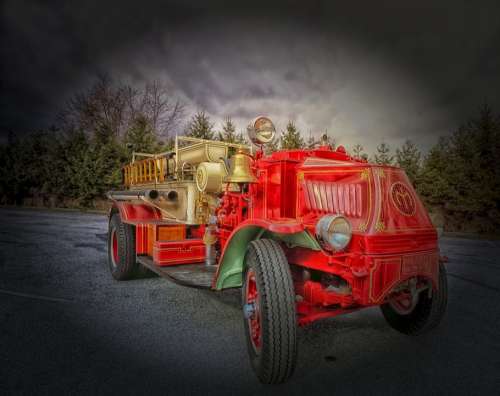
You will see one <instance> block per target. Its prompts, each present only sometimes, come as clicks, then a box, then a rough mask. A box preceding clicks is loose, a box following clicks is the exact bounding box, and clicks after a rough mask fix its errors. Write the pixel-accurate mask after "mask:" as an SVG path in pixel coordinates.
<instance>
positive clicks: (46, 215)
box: [0, 209, 500, 395]
mask: <svg viewBox="0 0 500 396" xmlns="http://www.w3.org/2000/svg"><path fill="white" fill-rule="evenodd" d="M106 231H107V218H106V217H105V216H103V215H99V214H86V213H79V212H69V211H68V212H64V211H38V210H26V209H0V394H36V395H43V394H47V395H55V394H148V395H156V394H163V395H172V394H218V395H219V394H228V393H230V394H261V393H262V394H275V393H284V394H290V395H294V394H297V395H298V394H300V395H304V394H311V395H312V394H329V395H344V394H348V395H353V394H355V395H360V394H367V395H373V394H384V395H388V394H395V395H399V394H405V395H413V394H415V395H416V394H419V395H426V394H439V395H442V394H455V395H457V394H464V395H465V394H476V395H489V394H497V395H498V394H500V241H490V240H472V239H458V238H442V239H441V250H442V253H443V254H445V255H447V256H448V257H449V259H450V262H449V263H448V264H447V268H448V272H449V275H448V282H449V305H448V311H447V315H446V317H445V318H444V321H443V323H442V324H441V326H440V327H439V328H438V329H436V330H435V331H433V332H431V333H429V334H426V335H424V336H420V337H407V336H404V335H401V334H399V333H397V332H395V331H394V330H392V329H391V328H390V327H389V326H388V325H387V324H386V323H385V321H384V318H383V317H382V315H381V313H380V311H379V309H377V308H373V309H367V310H363V311H358V312H355V313H352V314H349V315H344V316H340V317H336V318H332V319H328V320H324V321H321V322H317V323H314V324H312V325H310V326H308V327H306V328H302V329H299V332H298V337H299V338H298V340H299V341H298V342H299V356H298V362H297V367H296V371H295V374H294V376H293V377H292V378H291V380H290V381H289V382H288V383H286V384H283V385H278V386H265V385H262V384H260V383H259V382H258V381H257V379H256V378H255V376H254V375H253V373H252V370H251V368H250V364H249V361H248V358H247V352H246V346H245V340H244V334H243V327H242V326H243V325H242V318H241V313H240V310H239V291H237V290H231V291H227V292H223V293H213V292H209V291H202V290H196V289H189V288H185V287H182V286H179V285H177V284H174V283H171V282H168V281H166V280H164V279H162V278H158V277H155V278H147V279H139V280H133V281H127V282H117V281H115V280H113V279H112V277H111V275H110V274H109V271H108V268H107V263H106V241H105V239H106Z"/></svg>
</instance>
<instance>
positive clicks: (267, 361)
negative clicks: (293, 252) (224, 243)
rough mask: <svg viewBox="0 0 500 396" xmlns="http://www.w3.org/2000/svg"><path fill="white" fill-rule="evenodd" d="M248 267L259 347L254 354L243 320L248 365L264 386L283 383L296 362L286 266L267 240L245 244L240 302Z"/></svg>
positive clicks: (293, 316) (278, 249) (277, 247)
mask: <svg viewBox="0 0 500 396" xmlns="http://www.w3.org/2000/svg"><path fill="white" fill-rule="evenodd" d="M250 268H252V269H253V271H254V273H255V281H256V285H257V290H258V293H259V299H260V304H259V305H260V311H261V334H262V345H261V348H260V352H259V353H257V352H256V351H255V350H254V347H253V346H252V341H251V339H250V331H249V329H248V325H247V321H246V319H245V318H244V327H245V334H246V340H247V347H248V353H249V356H250V362H251V365H252V368H253V369H254V371H255V373H256V375H257V377H258V378H259V380H260V381H261V382H263V383H266V384H277V383H282V382H285V381H286V380H287V379H288V378H289V377H290V376H291V375H292V373H293V371H294V368H295V364H296V361H297V319H296V310H295V291H294V286H293V281H292V276H291V273H290V267H289V265H288V261H287V259H286V256H285V253H284V252H283V249H282V248H281V247H280V245H279V244H278V243H277V242H276V241H273V240H270V239H260V240H257V241H253V242H251V243H250V244H249V247H248V250H247V253H246V256H245V271H244V280H245V281H244V283H243V288H242V293H243V294H242V295H243V298H242V301H245V293H246V290H245V289H246V277H247V274H248V270H249V269H250Z"/></svg>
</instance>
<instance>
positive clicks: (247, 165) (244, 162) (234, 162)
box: [224, 151, 257, 183]
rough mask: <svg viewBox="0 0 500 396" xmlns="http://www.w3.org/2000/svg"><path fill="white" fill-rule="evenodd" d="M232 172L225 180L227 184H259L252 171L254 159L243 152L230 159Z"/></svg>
mask: <svg viewBox="0 0 500 396" xmlns="http://www.w3.org/2000/svg"><path fill="white" fill-rule="evenodd" d="M230 161H231V162H230V169H231V170H230V172H229V175H227V176H226V177H225V178H224V182H225V183H257V178H256V177H255V175H254V174H253V171H252V159H251V158H250V157H249V156H248V155H246V154H243V153H242V152H241V151H240V152H238V153H237V154H234V155H233V156H232V157H231V159H230Z"/></svg>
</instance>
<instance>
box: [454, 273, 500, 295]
mask: <svg viewBox="0 0 500 396" xmlns="http://www.w3.org/2000/svg"><path fill="white" fill-rule="evenodd" d="M447 275H448V276H451V277H452V278H457V279H460V280H462V281H464V282H469V283H472V284H473V285H476V286H479V287H482V288H484V289H488V290H491V291H494V292H497V293H499V292H500V289H499V288H498V287H495V286H490V285H487V284H485V283H482V282H478V281H475V280H472V279H469V278H465V277H463V276H460V275H457V274H453V273H450V272H447Z"/></svg>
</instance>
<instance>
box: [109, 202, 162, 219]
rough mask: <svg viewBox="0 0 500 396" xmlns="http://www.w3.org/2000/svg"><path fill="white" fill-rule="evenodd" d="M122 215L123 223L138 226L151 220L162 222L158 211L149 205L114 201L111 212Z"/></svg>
mask: <svg viewBox="0 0 500 396" xmlns="http://www.w3.org/2000/svg"><path fill="white" fill-rule="evenodd" d="M116 212H118V213H120V218H121V221H123V222H124V223H128V224H134V225H135V224H137V223H142V222H147V221H150V220H161V213H160V211H159V210H158V209H156V208H154V207H153V206H151V205H147V204H145V203H144V204H140V203H139V204H137V203H130V202H119V201H114V202H113V206H112V207H111V210H110V214H109V215H110V216H111V215H112V214H113V213H116Z"/></svg>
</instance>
